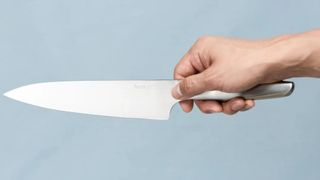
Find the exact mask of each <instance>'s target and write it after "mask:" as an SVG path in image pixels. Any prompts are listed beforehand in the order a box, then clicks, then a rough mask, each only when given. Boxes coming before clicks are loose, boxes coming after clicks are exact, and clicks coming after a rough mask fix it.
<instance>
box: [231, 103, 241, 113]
mask: <svg viewBox="0 0 320 180" xmlns="http://www.w3.org/2000/svg"><path fill="white" fill-rule="evenodd" d="M242 108H243V105H242V104H240V103H235V104H234V105H232V106H231V109H232V111H239V110H240V109H242Z"/></svg>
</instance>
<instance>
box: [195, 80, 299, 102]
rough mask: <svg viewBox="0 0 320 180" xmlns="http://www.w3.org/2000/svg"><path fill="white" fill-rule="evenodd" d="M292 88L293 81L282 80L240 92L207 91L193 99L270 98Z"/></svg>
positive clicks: (288, 91)
mask: <svg viewBox="0 0 320 180" xmlns="http://www.w3.org/2000/svg"><path fill="white" fill-rule="evenodd" d="M293 90H294V83H293V82H288V81H283V82H278V83H272V84H263V85H259V86H256V87H254V88H252V89H249V90H247V91H245V92H242V93H225V92H221V91H207V92H204V93H202V94H198V95H196V96H193V97H192V98H190V99H194V100H221V101H226V100H229V99H232V98H235V97H242V98H244V99H255V100H258V99H270V98H279V97H285V96H289V95H290V94H291V93H292V92H293Z"/></svg>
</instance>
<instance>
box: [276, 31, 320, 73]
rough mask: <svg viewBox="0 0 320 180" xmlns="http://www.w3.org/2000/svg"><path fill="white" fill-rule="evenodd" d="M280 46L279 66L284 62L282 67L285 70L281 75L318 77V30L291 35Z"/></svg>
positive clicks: (319, 49)
mask: <svg viewBox="0 0 320 180" xmlns="http://www.w3.org/2000/svg"><path fill="white" fill-rule="evenodd" d="M280 46H282V47H281V48H279V49H280V51H281V50H282V51H283V52H284V54H283V55H282V56H281V58H280V59H281V63H280V66H281V65H283V64H286V65H283V66H282V67H284V68H285V69H284V70H285V71H287V72H283V73H282V74H281V75H282V76H285V78H290V77H320V30H315V31H310V32H306V33H302V34H297V35H292V36H290V37H289V38H287V39H286V40H284V41H283V43H281V45H280ZM286 76H287V77H286Z"/></svg>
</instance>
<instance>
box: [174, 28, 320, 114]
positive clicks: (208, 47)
mask: <svg viewBox="0 0 320 180" xmlns="http://www.w3.org/2000/svg"><path fill="white" fill-rule="evenodd" d="M292 77H320V30H314V31H310V32H305V33H301V34H293V35H284V36H279V37H274V38H270V39H265V40H243V39H235V38H225V37H216V36H204V37H201V38H199V39H198V40H197V41H196V42H195V43H194V45H193V46H192V47H191V48H190V50H189V51H188V52H187V53H186V54H185V55H184V56H183V58H182V59H181V60H180V61H179V63H178V64H177V65H176V67H175V70H174V78H175V79H178V80H181V81H180V83H179V84H178V85H177V86H176V87H175V88H173V90H172V96H173V97H174V98H176V99H179V100H181V101H180V105H181V107H182V109H183V110H184V111H185V112H190V111H191V110H192V108H193V105H194V104H196V105H197V106H198V107H199V109H200V110H201V111H202V112H203V113H214V112H223V113H225V114H229V115H231V114H235V113H237V112H239V111H246V110H248V109H250V108H252V107H254V105H255V102H254V101H253V100H244V99H242V98H234V99H231V100H229V101H226V102H218V101H213V100H205V101H204V100H201V101H200V100H197V101H193V100H185V99H188V98H189V97H192V96H194V95H196V94H200V93H202V92H205V91H210V90H219V91H224V92H241V91H245V90H248V89H250V88H252V87H254V86H257V85H259V84H264V83H272V82H278V81H281V80H284V79H287V78H292Z"/></svg>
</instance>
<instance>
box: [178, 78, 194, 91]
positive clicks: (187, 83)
mask: <svg viewBox="0 0 320 180" xmlns="http://www.w3.org/2000/svg"><path fill="white" fill-rule="evenodd" d="M194 86H195V82H194V80H193V79H192V78H186V79H184V80H183V83H181V85H180V90H181V93H182V94H189V93H191V92H192V90H193V88H194Z"/></svg>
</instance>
